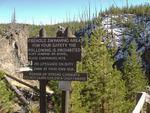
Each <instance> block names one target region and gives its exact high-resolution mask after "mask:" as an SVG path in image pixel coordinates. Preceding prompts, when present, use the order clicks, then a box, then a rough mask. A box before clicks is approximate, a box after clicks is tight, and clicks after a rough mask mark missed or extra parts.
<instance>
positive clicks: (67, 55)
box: [28, 38, 81, 61]
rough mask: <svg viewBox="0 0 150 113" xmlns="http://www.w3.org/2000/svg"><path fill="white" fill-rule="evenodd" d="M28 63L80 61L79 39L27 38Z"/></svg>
mask: <svg viewBox="0 0 150 113" xmlns="http://www.w3.org/2000/svg"><path fill="white" fill-rule="evenodd" d="M28 60H30V61H80V60H81V39H77V38H29V39H28Z"/></svg>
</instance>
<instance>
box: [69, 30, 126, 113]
mask: <svg viewBox="0 0 150 113" xmlns="http://www.w3.org/2000/svg"><path fill="white" fill-rule="evenodd" d="M103 33H104V32H103V30H102V29H99V30H97V31H96V32H95V33H94V35H93V36H92V37H91V40H90V45H89V47H87V46H86V48H85V49H86V53H85V56H84V58H83V59H82V64H80V67H81V68H82V69H81V70H82V71H83V72H88V74H89V78H88V81H87V82H85V83H80V84H79V83H78V82H77V83H74V84H73V91H72V106H71V110H72V113H125V109H124V96H125V84H124V81H123V80H122V78H121V73H120V72H119V71H117V70H116V69H113V68H112V64H113V61H112V59H111V57H110V55H109V53H108V50H107V48H106V45H105V44H104V43H103V42H102V41H101V37H102V36H103ZM78 109H79V110H78Z"/></svg>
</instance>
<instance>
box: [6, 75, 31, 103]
mask: <svg viewBox="0 0 150 113" xmlns="http://www.w3.org/2000/svg"><path fill="white" fill-rule="evenodd" d="M4 77H5V79H6V80H7V82H8V83H9V85H10V86H11V88H12V90H13V91H15V93H16V94H17V97H18V98H19V100H20V101H21V102H22V103H23V105H29V102H28V101H27V100H26V98H25V97H24V96H23V94H22V93H21V92H20V91H19V90H18V89H17V87H16V86H14V85H12V83H11V79H10V78H9V77H7V76H6V75H5V76H4Z"/></svg>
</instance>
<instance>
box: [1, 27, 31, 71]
mask: <svg viewBox="0 0 150 113" xmlns="http://www.w3.org/2000/svg"><path fill="white" fill-rule="evenodd" d="M27 38H28V30H27V28H26V27H18V28H17V27H15V28H10V29H8V30H5V32H4V33H3V34H2V36H1V38H0V69H1V70H6V71H7V72H10V73H14V72H16V71H17V70H18V69H19V68H20V67H21V66H23V65H25V64H27V63H28V60H27Z"/></svg>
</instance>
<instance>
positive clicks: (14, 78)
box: [6, 74, 40, 92]
mask: <svg viewBox="0 0 150 113" xmlns="http://www.w3.org/2000/svg"><path fill="white" fill-rule="evenodd" d="M6 76H7V77H9V78H11V79H13V80H15V81H17V82H19V83H21V84H23V85H25V86H27V87H29V88H31V89H33V90H34V91H35V92H40V90H39V89H38V88H37V87H36V86H32V85H30V84H28V83H26V82H24V81H21V80H19V79H17V78H16V77H13V76H11V75H8V74H6Z"/></svg>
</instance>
